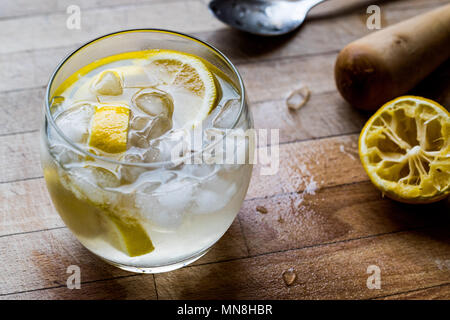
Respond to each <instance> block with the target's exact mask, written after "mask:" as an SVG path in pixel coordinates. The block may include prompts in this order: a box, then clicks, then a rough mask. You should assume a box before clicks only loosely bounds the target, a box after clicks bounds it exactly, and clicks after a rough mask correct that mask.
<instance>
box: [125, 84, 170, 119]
mask: <svg viewBox="0 0 450 320" xmlns="http://www.w3.org/2000/svg"><path fill="white" fill-rule="evenodd" d="M132 101H133V104H134V105H135V106H136V107H138V108H139V109H140V110H142V112H144V113H146V114H148V115H149V116H152V117H156V116H158V115H162V116H165V117H167V118H169V119H172V114H173V101H172V98H171V97H170V95H168V94H167V93H165V92H163V91H161V90H157V89H143V90H141V91H139V92H137V93H136V94H135V95H134V97H133V99H132Z"/></svg>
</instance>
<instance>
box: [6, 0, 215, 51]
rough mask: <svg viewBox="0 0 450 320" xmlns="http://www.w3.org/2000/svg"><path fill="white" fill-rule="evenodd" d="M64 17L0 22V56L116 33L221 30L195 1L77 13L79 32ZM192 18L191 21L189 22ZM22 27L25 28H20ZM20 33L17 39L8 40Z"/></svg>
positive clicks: (53, 16)
mask: <svg viewBox="0 0 450 320" xmlns="http://www.w3.org/2000/svg"><path fill="white" fill-rule="evenodd" d="M68 17H69V15H68V14H66V13H65V12H64V13H54V14H48V15H45V16H31V17H22V18H16V19H7V20H0V41H1V42H2V44H3V45H2V46H1V47H0V53H2V54H5V53H13V52H17V51H25V50H36V49H43V48H51V47H62V46H71V45H73V44H75V43H83V42H86V41H89V40H91V39H93V38H96V37H98V36H100V35H103V34H107V33H111V32H114V31H117V30H126V29H134V28H142V27H145V28H152V27H153V28H159V29H174V30H183V31H184V32H187V33H192V32H198V31H202V30H216V29H219V28H223V24H222V23H221V22H219V21H218V20H217V19H214V18H213V17H212V16H211V14H210V13H209V12H208V8H207V7H205V6H204V5H203V4H202V3H200V2H199V1H182V2H168V3H161V2H158V3H155V4H144V5H138V6H126V7H112V8H98V9H93V10H85V11H83V12H82V13H81V25H80V29H73V30H71V29H68V28H67V27H66V20H67V18H68ZM193 17H195V19H193ZM23 26H26V28H24V27H23ZM18 30H20V37H11V34H15V33H16V32H18Z"/></svg>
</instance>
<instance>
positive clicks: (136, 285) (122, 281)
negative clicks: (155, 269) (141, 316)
mask: <svg viewBox="0 0 450 320" xmlns="http://www.w3.org/2000/svg"><path fill="white" fill-rule="evenodd" d="M156 297H157V296H156V290H155V285H154V280H153V275H141V276H136V275H131V276H130V275H128V276H123V277H117V278H115V279H111V280H98V281H92V282H87V283H83V284H82V285H81V288H80V289H72V290H70V289H68V288H67V287H65V286H64V287H58V288H51V289H40V290H36V291H28V292H23V293H15V294H9V295H5V296H0V300H2V299H5V300H6V299H10V300H129V299H130V300H154V299H156Z"/></svg>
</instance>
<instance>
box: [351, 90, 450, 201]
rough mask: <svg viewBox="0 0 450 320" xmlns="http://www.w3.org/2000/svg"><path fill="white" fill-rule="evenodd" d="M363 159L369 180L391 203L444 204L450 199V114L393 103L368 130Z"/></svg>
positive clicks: (425, 104)
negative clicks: (447, 197)
mask: <svg viewBox="0 0 450 320" xmlns="http://www.w3.org/2000/svg"><path fill="white" fill-rule="evenodd" d="M359 155H360V158H361V162H362V164H363V166H364V169H365V170H366V172H367V174H368V175H369V178H370V180H371V181H372V182H373V183H374V184H375V186H376V187H377V188H378V189H380V190H381V191H382V192H383V193H384V194H386V195H387V196H389V197H390V198H393V199H394V200H398V201H401V202H407V203H430V202H435V201H438V200H440V199H443V198H445V197H446V196H448V194H449V193H450V114H449V113H448V111H447V110H445V109H444V108H443V107H442V106H440V105H439V104H438V103H436V102H434V101H432V100H428V99H425V98H422V97H414V96H404V97H400V98H397V99H395V100H393V101H391V102H388V103H386V104H385V105H384V106H383V107H381V108H380V109H379V110H378V111H377V112H376V113H375V114H374V115H373V116H372V117H371V118H370V119H369V121H368V122H367V123H366V125H365V126H364V128H363V130H362V132H361V135H360V138H359Z"/></svg>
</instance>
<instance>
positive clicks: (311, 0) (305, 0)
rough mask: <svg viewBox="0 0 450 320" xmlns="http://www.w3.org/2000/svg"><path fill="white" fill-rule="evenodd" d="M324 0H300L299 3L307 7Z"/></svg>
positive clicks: (310, 7)
mask: <svg viewBox="0 0 450 320" xmlns="http://www.w3.org/2000/svg"><path fill="white" fill-rule="evenodd" d="M324 1H325V0H302V1H300V3H301V4H302V5H304V6H305V7H307V8H308V10H309V9H312V8H313V7H315V6H317V5H318V4H319V3H321V2H324Z"/></svg>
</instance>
